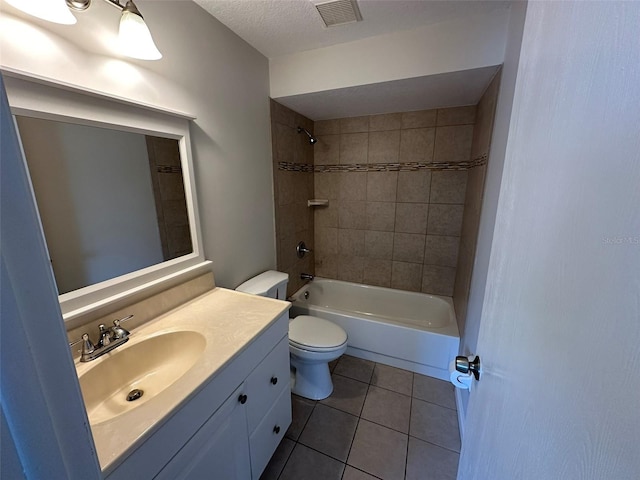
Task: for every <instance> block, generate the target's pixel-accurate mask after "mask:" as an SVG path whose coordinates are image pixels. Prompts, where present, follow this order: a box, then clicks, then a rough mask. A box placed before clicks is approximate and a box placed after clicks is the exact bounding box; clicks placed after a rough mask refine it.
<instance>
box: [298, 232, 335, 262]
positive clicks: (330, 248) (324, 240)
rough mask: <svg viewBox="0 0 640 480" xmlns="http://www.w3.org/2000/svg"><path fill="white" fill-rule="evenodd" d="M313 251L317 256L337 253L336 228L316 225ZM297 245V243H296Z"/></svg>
mask: <svg viewBox="0 0 640 480" xmlns="http://www.w3.org/2000/svg"><path fill="white" fill-rule="evenodd" d="M314 243H315V246H316V249H315V253H316V255H318V256H319V257H326V256H328V255H337V254H338V229H337V228H328V227H318V228H316V229H315V241H314ZM296 245H297V243H296Z"/></svg>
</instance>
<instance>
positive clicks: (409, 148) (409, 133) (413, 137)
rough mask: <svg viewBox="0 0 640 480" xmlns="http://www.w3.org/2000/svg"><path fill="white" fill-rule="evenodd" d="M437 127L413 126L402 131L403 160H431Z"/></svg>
mask: <svg viewBox="0 0 640 480" xmlns="http://www.w3.org/2000/svg"><path fill="white" fill-rule="evenodd" d="M434 141H435V128H412V129H409V130H402V131H401V133H400V157H399V158H400V161H401V162H431V161H432V160H433V148H434Z"/></svg>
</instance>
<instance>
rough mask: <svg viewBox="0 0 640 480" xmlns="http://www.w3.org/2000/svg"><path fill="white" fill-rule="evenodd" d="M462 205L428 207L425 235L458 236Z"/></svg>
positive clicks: (462, 210)
mask: <svg viewBox="0 0 640 480" xmlns="http://www.w3.org/2000/svg"><path fill="white" fill-rule="evenodd" d="M463 212H464V205H439V204H435V203H432V204H430V205H429V220H428V222H427V234H429V235H449V236H453V237H459V236H460V230H461V228H462V215H463Z"/></svg>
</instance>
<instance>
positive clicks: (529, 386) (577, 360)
mask: <svg viewBox="0 0 640 480" xmlns="http://www.w3.org/2000/svg"><path fill="white" fill-rule="evenodd" d="M477 353H478V354H479V355H480V356H481V359H482V361H483V368H484V373H483V377H482V378H481V380H480V382H479V383H476V385H475V389H474V390H473V391H472V392H471V396H470V401H469V408H468V412H467V420H466V423H465V437H464V441H463V446H462V453H461V460H460V467H459V472H458V478H459V479H461V480H468V479H479V480H503V479H504V480H520V479H536V480H555V479H562V480H564V479H576V480H588V479H594V480H595V479H598V480H624V479H630V480H631V479H634V480H637V479H638V478H640V3H639V2H529V6H528V9H527V14H526V21H525V27H524V35H523V41H522V50H521V54H520V64H519V67H518V77H517V82H516V92H515V98H514V104H513V111H512V117H511V126H510V132H509V139H508V143H507V149H506V156H505V164H504V172H503V178H502V186H501V191H500V200H499V204H498V212H497V219H496V226H495V231H494V239H493V245H492V247H491V261H490V267H489V272H488V276H487V288H486V293H485V300H484V308H483V313H482V323H481V327H480V333H479V339H478V348H477Z"/></svg>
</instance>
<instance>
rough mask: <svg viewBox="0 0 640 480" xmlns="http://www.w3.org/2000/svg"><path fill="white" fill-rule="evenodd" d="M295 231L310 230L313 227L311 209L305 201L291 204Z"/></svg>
mask: <svg viewBox="0 0 640 480" xmlns="http://www.w3.org/2000/svg"><path fill="white" fill-rule="evenodd" d="M291 220H292V221H293V224H294V230H295V233H298V232H302V231H304V230H311V229H312V227H313V211H312V210H311V209H310V208H309V207H307V205H306V203H303V202H296V203H294V204H293V210H292V218H291Z"/></svg>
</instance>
